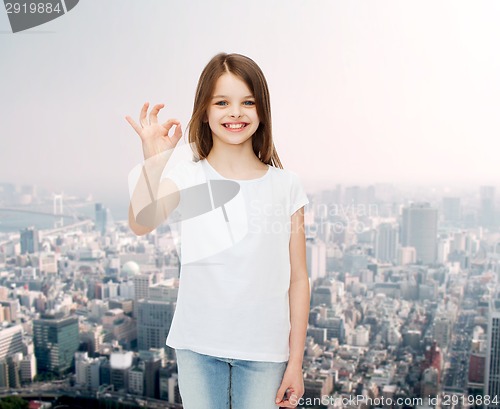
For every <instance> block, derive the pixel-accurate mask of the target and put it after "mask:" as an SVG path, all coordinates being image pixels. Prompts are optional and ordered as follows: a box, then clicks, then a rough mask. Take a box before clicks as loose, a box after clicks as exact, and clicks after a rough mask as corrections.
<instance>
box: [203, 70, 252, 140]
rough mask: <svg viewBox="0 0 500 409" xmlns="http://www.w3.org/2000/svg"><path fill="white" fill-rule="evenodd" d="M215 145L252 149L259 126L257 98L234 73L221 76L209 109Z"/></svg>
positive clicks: (209, 120)
mask: <svg viewBox="0 0 500 409" xmlns="http://www.w3.org/2000/svg"><path fill="white" fill-rule="evenodd" d="M207 118H208V124H209V125H210V129H211V131H212V138H213V141H214V146H215V145H216V144H218V143H224V144H230V145H240V144H245V143H247V144H249V145H250V147H251V146H252V135H253V134H254V133H255V131H256V130H257V128H258V127H259V116H258V115H257V108H256V106H255V98H254V97H253V95H252V92H251V91H250V90H249V89H248V87H247V85H246V84H245V83H244V82H243V81H242V80H241V79H239V78H238V77H236V76H235V75H233V74H231V73H225V74H223V75H221V76H220V77H219V79H218V80H217V82H216V84H215V89H214V93H213V96H212V100H211V101H210V104H209V106H208V109H207Z"/></svg>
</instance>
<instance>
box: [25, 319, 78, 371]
mask: <svg viewBox="0 0 500 409" xmlns="http://www.w3.org/2000/svg"><path fill="white" fill-rule="evenodd" d="M33 340H34V343H35V356H36V359H37V368H38V372H54V373H57V374H60V373H64V372H65V371H67V370H68V369H70V368H71V367H72V366H73V360H74V354H75V352H76V351H77V350H78V346H79V340H78V318H76V317H64V318H63V317H56V316H50V315H45V316H42V318H40V319H38V320H34V321H33Z"/></svg>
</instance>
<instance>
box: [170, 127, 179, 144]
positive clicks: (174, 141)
mask: <svg viewBox="0 0 500 409" xmlns="http://www.w3.org/2000/svg"><path fill="white" fill-rule="evenodd" d="M181 138H182V127H181V124H179V125H176V126H175V132H174V134H173V135H172V137H171V138H170V139H171V140H172V142H173V143H174V145H177V142H179V140H180V139H181Z"/></svg>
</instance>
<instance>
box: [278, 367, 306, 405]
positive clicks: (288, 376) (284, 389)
mask: <svg viewBox="0 0 500 409" xmlns="http://www.w3.org/2000/svg"><path fill="white" fill-rule="evenodd" d="M303 394H304V375H303V374H302V365H301V366H300V367H297V366H287V368H286V370H285V373H284V374H283V380H282V381H281V385H280V387H279V389H278V393H277V394H276V404H277V405H280V407H283V408H295V407H297V405H298V404H299V399H300V398H301V397H302V395H303ZM284 395H285V396H284ZM283 396H284V397H283Z"/></svg>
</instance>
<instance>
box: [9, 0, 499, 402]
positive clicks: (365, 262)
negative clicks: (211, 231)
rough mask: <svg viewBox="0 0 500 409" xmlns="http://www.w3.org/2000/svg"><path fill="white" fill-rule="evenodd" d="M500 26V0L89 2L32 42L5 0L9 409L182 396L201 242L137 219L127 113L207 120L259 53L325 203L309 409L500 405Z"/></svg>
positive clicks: (284, 137)
mask: <svg viewBox="0 0 500 409" xmlns="http://www.w3.org/2000/svg"><path fill="white" fill-rule="evenodd" d="M2 10H3V9H2ZM498 21H500V2H498V1H497V0H482V1H480V2H474V4H472V3H471V2H468V1H463V0H440V1H435V2H416V1H413V2H412V1H404V2H402V1H400V0H385V1H384V2H380V1H378V2H374V1H362V0H349V1H332V0H314V1H312V0H309V1H304V0H287V2H286V6H285V4H284V3H283V2H269V1H266V0H254V1H252V2H251V4H250V3H248V2H244V1H242V0H220V1H218V2H207V1H202V0H193V1H191V2H189V4H188V3H187V2H174V1H163V2H158V1H154V0H141V2H138V1H132V0H107V1H106V2H102V1H99V0H86V1H80V2H79V4H78V6H77V7H75V8H74V9H73V10H72V11H71V13H67V14H65V15H64V16H62V17H61V18H57V19H55V20H53V21H50V22H48V23H46V24H44V25H42V26H40V27H35V28H33V29H30V30H26V31H25V32H22V33H16V34H13V33H12V30H11V27H10V25H9V22H8V17H7V14H6V13H3V11H2V12H0V50H1V51H2V58H0V70H1V73H2V75H0V89H2V92H0V109H1V112H2V121H0V133H1V135H2V149H0V316H1V317H0V318H1V322H2V326H1V330H0V405H4V404H5V405H6V406H7V407H12V406H14V407H23V402H24V403H26V404H28V401H31V402H30V403H29V404H30V407H32V408H38V407H44V406H45V407H48V406H49V405H52V407H57V406H59V407H60V406H64V405H66V406H70V407H72V408H73V407H74V408H84V407H102V408H135V407H140V406H147V407H152V408H154V407H158V408H159V407H162V408H165V407H171V408H180V407H181V406H180V405H181V402H180V401H181V399H180V396H179V393H178V384H177V378H176V370H177V369H176V363H175V357H174V355H173V351H171V350H169V349H168V348H165V338H166V334H167V332H168V329H169V323H170V322H171V319H172V315H173V312H174V311H175V300H176V297H177V291H178V284H179V281H178V280H179V262H178V254H177V247H176V246H177V245H178V239H179V236H178V232H177V231H176V229H175V228H170V227H169V226H160V227H159V228H158V229H157V230H156V231H154V232H152V233H151V234H148V235H146V236H143V237H137V236H135V235H134V234H132V232H131V231H130V229H129V227H128V225H127V221H126V218H127V209H128V201H129V196H128V194H127V190H128V185H127V182H128V179H127V176H128V174H129V172H130V170H131V169H132V168H133V167H134V166H135V165H136V164H137V163H140V162H141V161H142V159H143V157H142V150H141V146H140V140H139V138H138V137H137V135H136V134H135V133H134V131H133V129H132V128H131V127H130V126H129V124H128V123H127V122H126V120H125V115H130V116H132V117H133V118H134V119H135V120H138V116H139V110H140V107H141V106H142V104H143V103H144V102H146V101H148V102H150V104H156V103H164V104H165V108H164V109H163V110H162V111H161V112H160V114H159V120H160V121H162V122H163V121H166V120H167V119H168V118H178V119H179V120H180V121H181V123H182V125H183V129H184V130H186V125H187V124H188V121H189V118H190V117H191V112H192V107H193V99H194V95H195V90H196V84H197V81H198V78H199V75H200V73H201V71H202V69H203V67H204V66H205V65H206V63H207V62H208V61H209V60H210V58H212V57H213V56H214V55H215V54H217V53H219V52H237V53H241V54H245V55H247V56H249V57H251V58H252V59H254V60H255V61H256V62H257V63H258V64H259V66H260V67H261V68H262V70H263V72H264V74H265V76H266V79H267V82H268V85H269V89H270V93H271V105H272V117H273V139H274V143H275V145H276V148H277V151H278V152H279V155H280V159H281V160H282V163H283V165H284V167H285V168H286V169H289V170H292V171H295V172H296V173H297V174H298V175H299V176H300V178H301V180H302V181H303V185H304V186H305V188H306V191H307V193H308V196H309V199H310V204H309V205H308V206H307V207H306V217H305V222H306V228H307V266H308V273H309V276H310V285H311V313H310V316H309V328H308V337H307V345H306V348H305V359H304V368H303V369H304V376H305V378H304V381H305V386H306V394H305V395H304V398H305V399H306V398H307V399H310V400H309V401H306V400H304V401H303V405H301V406H302V407H304V408H324V407H326V408H328V409H330V408H340V407H352V408H356V407H359V408H365V407H366V408H369V407H390V406H394V407H408V408H409V407H412V408H413V407H420V408H427V407H431V408H445V407H446V408H448V407H450V408H451V407H453V406H454V407H464V408H466V407H481V406H483V405H484V406H491V407H497V406H499V405H498V404H497V403H498V402H497V400H498V395H499V394H500V391H499V389H500V373H499V371H500V369H499V368H500V343H499V342H500V332H499V331H500V330H499V323H500V312H498V311H500V308H498V307H499V303H498V294H497V293H498V290H497V289H498V287H499V282H498V281H499V267H498V259H499V257H500V190H499V189H500V184H499V181H498V149H497V148H498V144H497V142H496V141H497V139H498V135H499V134H500V121H499V118H500V116H499V115H498V112H499V100H498V95H500V76H499V75H498V72H500V53H499V52H498V44H500V24H498ZM183 142H186V138H184V140H183ZM21 397H23V398H25V400H23V399H21ZM353 397H363V399H360V400H353V399H352V398H353ZM319 398H323V399H321V400H320V401H319V402H318V399H319ZM314 399H316V400H314ZM419 399H420V400H419ZM7 400H10V403H8V402H7ZM8 405H11V406H8ZM0 409H1V408H0Z"/></svg>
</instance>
